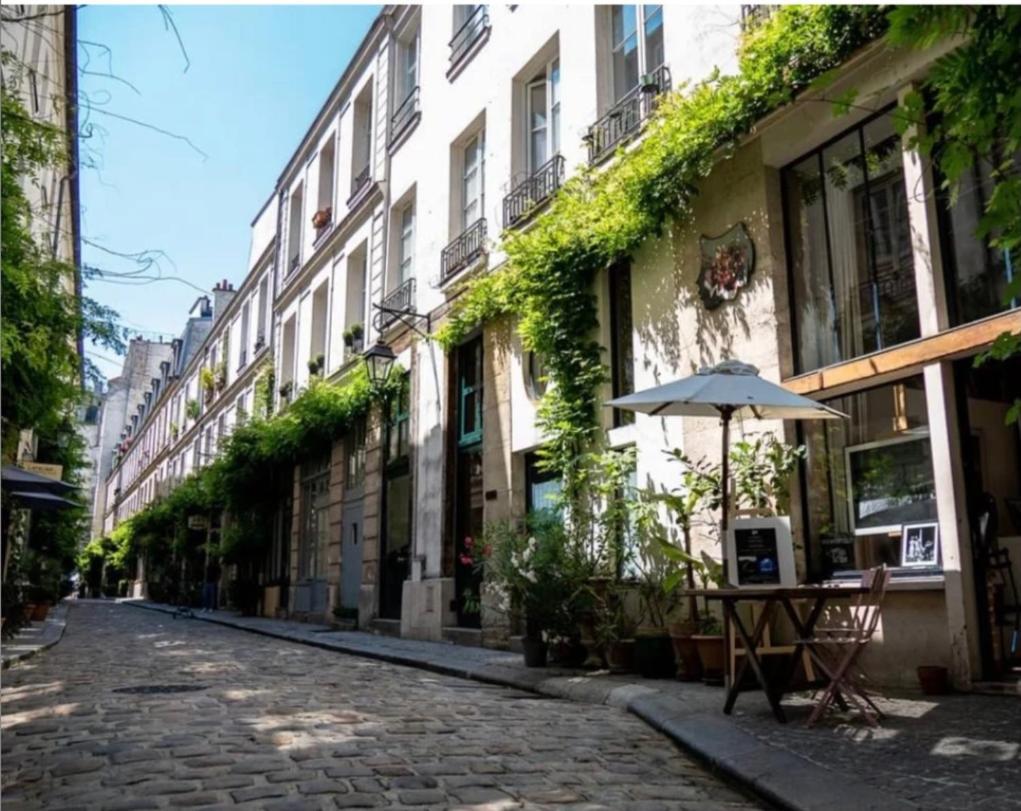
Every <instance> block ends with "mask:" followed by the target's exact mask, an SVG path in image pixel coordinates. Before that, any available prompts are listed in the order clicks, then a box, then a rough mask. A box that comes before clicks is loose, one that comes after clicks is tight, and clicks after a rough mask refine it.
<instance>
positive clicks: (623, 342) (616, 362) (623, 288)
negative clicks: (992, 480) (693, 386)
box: [609, 263, 635, 427]
mask: <svg viewBox="0 0 1021 811" xmlns="http://www.w3.org/2000/svg"><path fill="white" fill-rule="evenodd" d="M609 282H610V284H609V293H610V295H609V300H610V372H611V384H612V386H613V396H614V397H622V396H623V395H625V394H631V393H632V392H633V391H634V390H635V350H634V338H633V336H632V332H633V322H632V319H631V266H630V265H628V264H626V263H622V264H619V265H616V266H614V267H612V268H610V273H609ZM634 421H635V415H634V412H633V411H624V410H622V409H619V408H615V409H613V425H614V427H619V426H621V425H630V424H631V423H633V422H634Z"/></svg>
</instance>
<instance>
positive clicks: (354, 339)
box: [344, 324, 364, 352]
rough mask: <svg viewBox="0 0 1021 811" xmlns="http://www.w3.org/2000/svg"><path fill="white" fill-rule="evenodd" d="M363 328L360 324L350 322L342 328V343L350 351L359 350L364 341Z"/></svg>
mask: <svg viewBox="0 0 1021 811" xmlns="http://www.w3.org/2000/svg"><path fill="white" fill-rule="evenodd" d="M363 336H364V330H363V328H362V325H361V324H352V325H351V326H350V327H349V328H348V329H346V330H344V345H345V346H346V347H347V348H348V349H350V350H351V351H352V352H361V351H362V347H363V341H364V338H363Z"/></svg>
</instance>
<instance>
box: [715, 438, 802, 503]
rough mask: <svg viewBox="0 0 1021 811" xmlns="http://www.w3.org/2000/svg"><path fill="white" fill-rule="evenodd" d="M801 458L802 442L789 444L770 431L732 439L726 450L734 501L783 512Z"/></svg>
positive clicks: (788, 501)
mask: <svg viewBox="0 0 1021 811" xmlns="http://www.w3.org/2000/svg"><path fill="white" fill-rule="evenodd" d="M804 458H805V446H804V445H799V446H797V447H795V446H794V445H789V444H787V443H786V442H782V441H781V440H779V439H777V438H776V436H774V435H773V434H772V433H771V432H770V433H765V434H760V435H759V436H756V437H755V438H754V439H742V440H739V441H737V442H735V443H734V444H733V445H732V446H731V450H730V464H731V467H730V469H731V474H732V475H733V477H734V496H735V499H736V504H737V505H738V506H744V507H748V508H752V509H757V510H763V511H766V512H768V513H770V514H771V515H784V514H786V513H787V512H788V510H789V508H790V492H791V479H792V477H793V476H794V473H795V471H796V470H797V468H798V465H799V463H800V462H801V460H802V459H804Z"/></svg>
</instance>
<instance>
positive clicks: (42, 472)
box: [21, 462, 64, 482]
mask: <svg viewBox="0 0 1021 811" xmlns="http://www.w3.org/2000/svg"><path fill="white" fill-rule="evenodd" d="M21 468H22V470H27V471H28V472H29V473H35V474H36V475H37V476H45V477H46V478H47V479H55V480H56V481H58V482H59V481H61V479H62V477H63V475H64V466H63V465H47V464H43V463H42V462H22V463H21Z"/></svg>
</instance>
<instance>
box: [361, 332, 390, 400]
mask: <svg viewBox="0 0 1021 811" xmlns="http://www.w3.org/2000/svg"><path fill="white" fill-rule="evenodd" d="M362 359H363V360H364V361H365V368H366V369H367V370H368V372H369V382H371V383H372V385H373V387H375V388H377V389H378V388H382V387H383V386H385V385H386V381H387V378H388V377H390V370H391V369H392V368H393V365H394V361H395V360H397V356H396V355H395V354H394V352H393V350H392V349H391V348H390V347H389V346H387V345H386V344H385V343H383V342H382V341H376V345H375V346H373V347H372V348H371V349H368V350H367V351H366V352H365V354H364V355H362Z"/></svg>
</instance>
